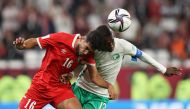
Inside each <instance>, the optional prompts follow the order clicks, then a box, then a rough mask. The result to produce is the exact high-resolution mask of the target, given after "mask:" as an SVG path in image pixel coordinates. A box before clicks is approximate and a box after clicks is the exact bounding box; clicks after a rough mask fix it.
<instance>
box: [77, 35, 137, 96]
mask: <svg viewBox="0 0 190 109" xmlns="http://www.w3.org/2000/svg"><path fill="white" fill-rule="evenodd" d="M114 42H115V47H114V50H113V51H112V52H102V51H95V56H94V58H95V61H96V67H97V70H98V72H99V73H100V75H101V77H102V78H103V79H104V80H106V81H108V82H109V83H112V84H114V83H115V81H116V78H117V75H118V73H119V71H120V68H121V65H122V59H123V57H124V55H131V56H134V55H135V54H136V52H137V48H136V47H135V46H134V45H133V44H131V43H130V42H128V41H126V40H123V39H118V38H114ZM77 85H78V86H80V87H81V88H83V89H85V90H87V91H89V92H92V93H94V94H97V95H100V96H104V97H109V94H108V90H107V89H105V88H102V87H99V86H97V85H95V84H94V83H93V82H91V81H90V79H89V75H88V74H86V73H85V74H82V75H80V77H79V78H78V81H77Z"/></svg>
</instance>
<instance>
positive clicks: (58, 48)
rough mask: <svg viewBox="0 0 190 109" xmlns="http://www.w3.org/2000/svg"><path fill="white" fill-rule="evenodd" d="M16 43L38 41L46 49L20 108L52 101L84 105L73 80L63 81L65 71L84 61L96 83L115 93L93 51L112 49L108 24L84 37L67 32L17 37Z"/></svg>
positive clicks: (63, 107)
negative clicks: (77, 95) (26, 37)
mask: <svg viewBox="0 0 190 109" xmlns="http://www.w3.org/2000/svg"><path fill="white" fill-rule="evenodd" d="M13 44H14V45H15V46H16V48H17V49H19V50H23V49H29V48H32V47H34V46H36V45H38V46H39V47H40V48H45V49H46V54H45V56H44V58H43V60H42V64H41V67H40V69H39V71H38V72H37V73H36V74H35V76H34V78H33V80H32V84H31V86H30V88H29V89H28V91H27V92H26V94H25V96H24V97H23V98H22V100H21V101H20V104H19V109H41V108H42V107H43V106H44V105H46V104H48V103H50V104H52V105H54V106H55V107H56V108H57V109H82V107H81V105H80V103H79V101H78V99H77V98H76V97H75V96H74V94H73V92H72V89H71V84H70V83H64V82H62V81H61V79H60V78H61V77H62V75H64V74H67V73H70V72H72V71H73V70H74V69H75V68H76V67H77V65H78V64H79V63H80V62H81V61H85V63H86V64H87V66H88V70H89V71H90V72H91V80H92V82H94V83H95V84H97V85H99V86H101V87H104V88H108V90H109V93H110V95H112V97H114V96H115V95H114V90H113V86H112V85H111V84H110V83H108V82H106V81H104V80H103V79H102V78H101V77H100V76H99V75H98V72H97V69H96V66H95V61H94V59H93V51H94V50H95V49H96V50H101V51H112V50H113V48H114V47H113V45H114V41H113V37H112V33H111V32H110V30H109V28H108V27H107V26H105V25H102V26H99V27H98V28H97V29H96V30H94V31H91V32H90V33H89V34H87V35H86V36H84V37H81V36H80V35H79V34H74V35H72V34H67V33H64V32H60V33H54V34H49V35H46V36H43V37H38V38H29V39H27V40H24V39H23V38H17V39H16V40H15V41H14V42H13Z"/></svg>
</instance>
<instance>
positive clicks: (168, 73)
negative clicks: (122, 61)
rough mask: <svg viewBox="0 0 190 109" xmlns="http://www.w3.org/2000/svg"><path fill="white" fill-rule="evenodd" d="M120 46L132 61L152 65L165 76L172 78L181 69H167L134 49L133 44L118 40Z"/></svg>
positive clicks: (179, 72)
mask: <svg viewBox="0 0 190 109" xmlns="http://www.w3.org/2000/svg"><path fill="white" fill-rule="evenodd" d="M120 40H121V41H120V42H121V43H120V44H121V46H122V47H123V51H124V53H125V54H126V55H131V57H132V60H133V61H136V60H137V58H139V59H140V60H142V61H143V62H145V63H147V64H149V65H152V66H153V67H155V68H156V69H157V70H158V71H160V72H162V73H163V74H164V75H165V76H172V75H180V74H181V69H180V68H176V67H168V68H166V67H165V66H163V65H162V64H160V63H159V62H157V61H156V60H155V59H153V58H152V57H151V56H149V55H148V54H147V53H145V52H143V51H141V50H139V49H138V48H136V47H135V46H134V45H133V44H131V43H130V42H128V41H126V40H123V39H120Z"/></svg>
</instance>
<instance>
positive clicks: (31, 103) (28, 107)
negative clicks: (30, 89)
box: [24, 99, 36, 109]
mask: <svg viewBox="0 0 190 109" xmlns="http://www.w3.org/2000/svg"><path fill="white" fill-rule="evenodd" d="M35 105H36V101H31V99H28V102H27V103H26V105H25V106H24V108H25V109H34V106H35Z"/></svg>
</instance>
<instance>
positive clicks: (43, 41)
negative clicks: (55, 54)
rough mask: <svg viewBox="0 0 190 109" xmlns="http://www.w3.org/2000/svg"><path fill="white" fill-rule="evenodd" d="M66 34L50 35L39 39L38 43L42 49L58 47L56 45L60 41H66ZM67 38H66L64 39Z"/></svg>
mask: <svg viewBox="0 0 190 109" xmlns="http://www.w3.org/2000/svg"><path fill="white" fill-rule="evenodd" d="M65 35H66V33H63V32H60V33H53V34H48V35H46V36H43V37H38V38H37V42H38V45H39V47H40V48H47V47H48V46H56V43H57V42H59V41H63V42H65V41H66V38H67V37H65ZM63 36H64V37H65V38H64V37H63Z"/></svg>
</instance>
